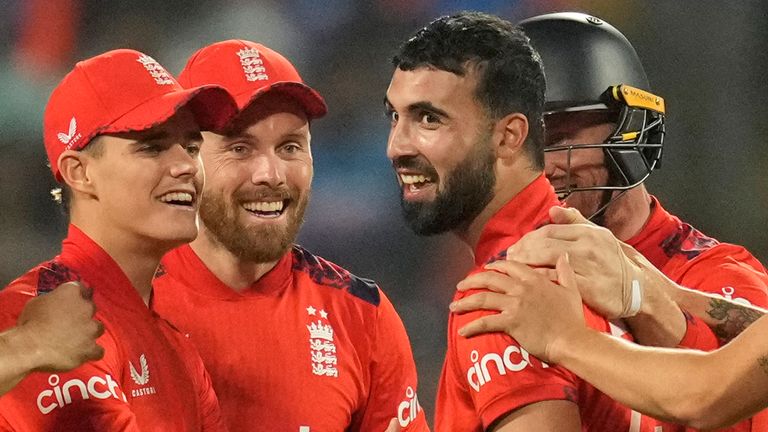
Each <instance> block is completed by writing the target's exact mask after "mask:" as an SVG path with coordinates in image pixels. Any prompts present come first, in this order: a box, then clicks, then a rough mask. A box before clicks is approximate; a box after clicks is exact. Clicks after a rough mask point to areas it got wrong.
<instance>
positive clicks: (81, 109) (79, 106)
mask: <svg viewBox="0 0 768 432" xmlns="http://www.w3.org/2000/svg"><path fill="white" fill-rule="evenodd" d="M183 106H188V107H189V108H190V110H191V111H192V113H193V114H194V116H195V119H196V120H197V123H198V125H199V126H200V129H201V130H216V129H220V128H222V127H224V126H225V125H226V124H227V123H228V122H229V121H230V119H231V118H232V117H233V116H234V115H236V114H237V106H236V104H235V103H234V101H233V100H232V97H231V96H230V95H229V93H227V91H226V90H224V89H223V88H221V87H219V86H213V85H209V86H203V87H196V88H190V89H186V90H185V89H184V88H183V87H182V86H180V85H179V83H178V82H177V81H176V80H175V79H174V78H173V76H171V75H170V74H169V73H168V72H167V71H166V70H165V68H163V67H162V66H161V65H160V64H159V63H157V62H156V61H155V60H154V59H152V57H150V56H148V55H146V54H144V53H141V52H138V51H134V50H128V49H119V50H114V51H109V52H106V53H104V54H101V55H98V56H96V57H92V58H90V59H88V60H84V61H81V62H79V63H77V64H76V65H75V68H74V69H73V70H72V71H71V72H70V73H69V74H67V76H65V77H64V79H63V80H61V82H60V83H59V85H58V86H57V87H56V88H55V89H54V90H53V93H51V97H50V99H49V100H48V105H47V106H46V108H45V116H44V119H43V134H44V142H45V150H46V152H48V160H49V162H50V164H51V171H53V175H54V177H56V180H57V181H59V182H61V181H62V179H61V175H60V173H59V168H58V160H59V156H61V154H62V153H63V152H64V150H80V149H82V148H84V147H85V146H86V145H88V143H89V142H90V141H91V139H93V138H94V137H95V136H97V135H100V134H106V133H118V132H131V131H143V130H147V129H151V128H152V127H154V126H156V125H158V124H161V123H163V122H165V121H166V120H168V119H169V118H170V117H171V116H173V115H174V114H175V113H176V111H178V110H179V109H180V108H182V107H183Z"/></svg>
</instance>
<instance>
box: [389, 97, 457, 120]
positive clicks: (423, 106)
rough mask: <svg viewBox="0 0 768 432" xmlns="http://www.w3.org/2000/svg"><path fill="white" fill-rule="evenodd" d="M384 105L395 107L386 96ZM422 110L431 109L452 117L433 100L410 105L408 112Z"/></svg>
mask: <svg viewBox="0 0 768 432" xmlns="http://www.w3.org/2000/svg"><path fill="white" fill-rule="evenodd" d="M384 106H386V107H387V109H392V108H393V106H392V103H391V102H390V101H389V98H387V97H386V96H385V97H384ZM421 111H429V112H431V113H435V114H437V115H440V116H443V117H446V118H450V117H451V116H450V115H448V113H447V112H445V111H444V110H442V109H440V108H438V107H436V106H435V105H433V104H432V102H429V101H418V102H414V103H412V104H410V105H408V112H409V113H411V114H413V113H418V112H421Z"/></svg>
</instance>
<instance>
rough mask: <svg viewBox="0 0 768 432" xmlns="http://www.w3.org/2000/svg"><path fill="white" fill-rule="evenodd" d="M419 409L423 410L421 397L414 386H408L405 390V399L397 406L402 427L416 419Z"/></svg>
mask: <svg viewBox="0 0 768 432" xmlns="http://www.w3.org/2000/svg"><path fill="white" fill-rule="evenodd" d="M419 411H421V405H419V397H418V396H417V395H416V392H415V391H414V390H413V387H411V386H408V388H407V389H406V390H405V400H404V401H402V402H400V405H398V406H397V421H398V423H400V427H406V426H408V425H409V424H411V422H412V421H414V420H416V416H418V415H419Z"/></svg>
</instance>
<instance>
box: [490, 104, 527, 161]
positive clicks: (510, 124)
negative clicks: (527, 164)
mask: <svg viewBox="0 0 768 432" xmlns="http://www.w3.org/2000/svg"><path fill="white" fill-rule="evenodd" d="M495 133H496V134H498V136H499V138H500V139H499V140H497V141H496V142H497V143H498V147H497V148H496V154H497V155H498V156H499V158H500V159H509V158H512V157H517V156H519V155H520V152H521V151H522V149H523V145H524V144H525V140H526V139H527V138H528V118H527V117H525V115H523V114H521V113H511V114H507V115H506V116H504V117H503V118H501V119H500V120H499V121H498V122H497V123H496V130H495Z"/></svg>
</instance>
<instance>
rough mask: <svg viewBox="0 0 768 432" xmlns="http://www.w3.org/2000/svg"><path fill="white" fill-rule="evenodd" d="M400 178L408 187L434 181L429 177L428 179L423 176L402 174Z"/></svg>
mask: <svg viewBox="0 0 768 432" xmlns="http://www.w3.org/2000/svg"><path fill="white" fill-rule="evenodd" d="M400 178H401V179H402V180H403V183H404V184H407V185H412V184H417V183H426V182H428V181H432V180H431V179H430V178H429V177H426V176H423V175H406V174H400Z"/></svg>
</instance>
